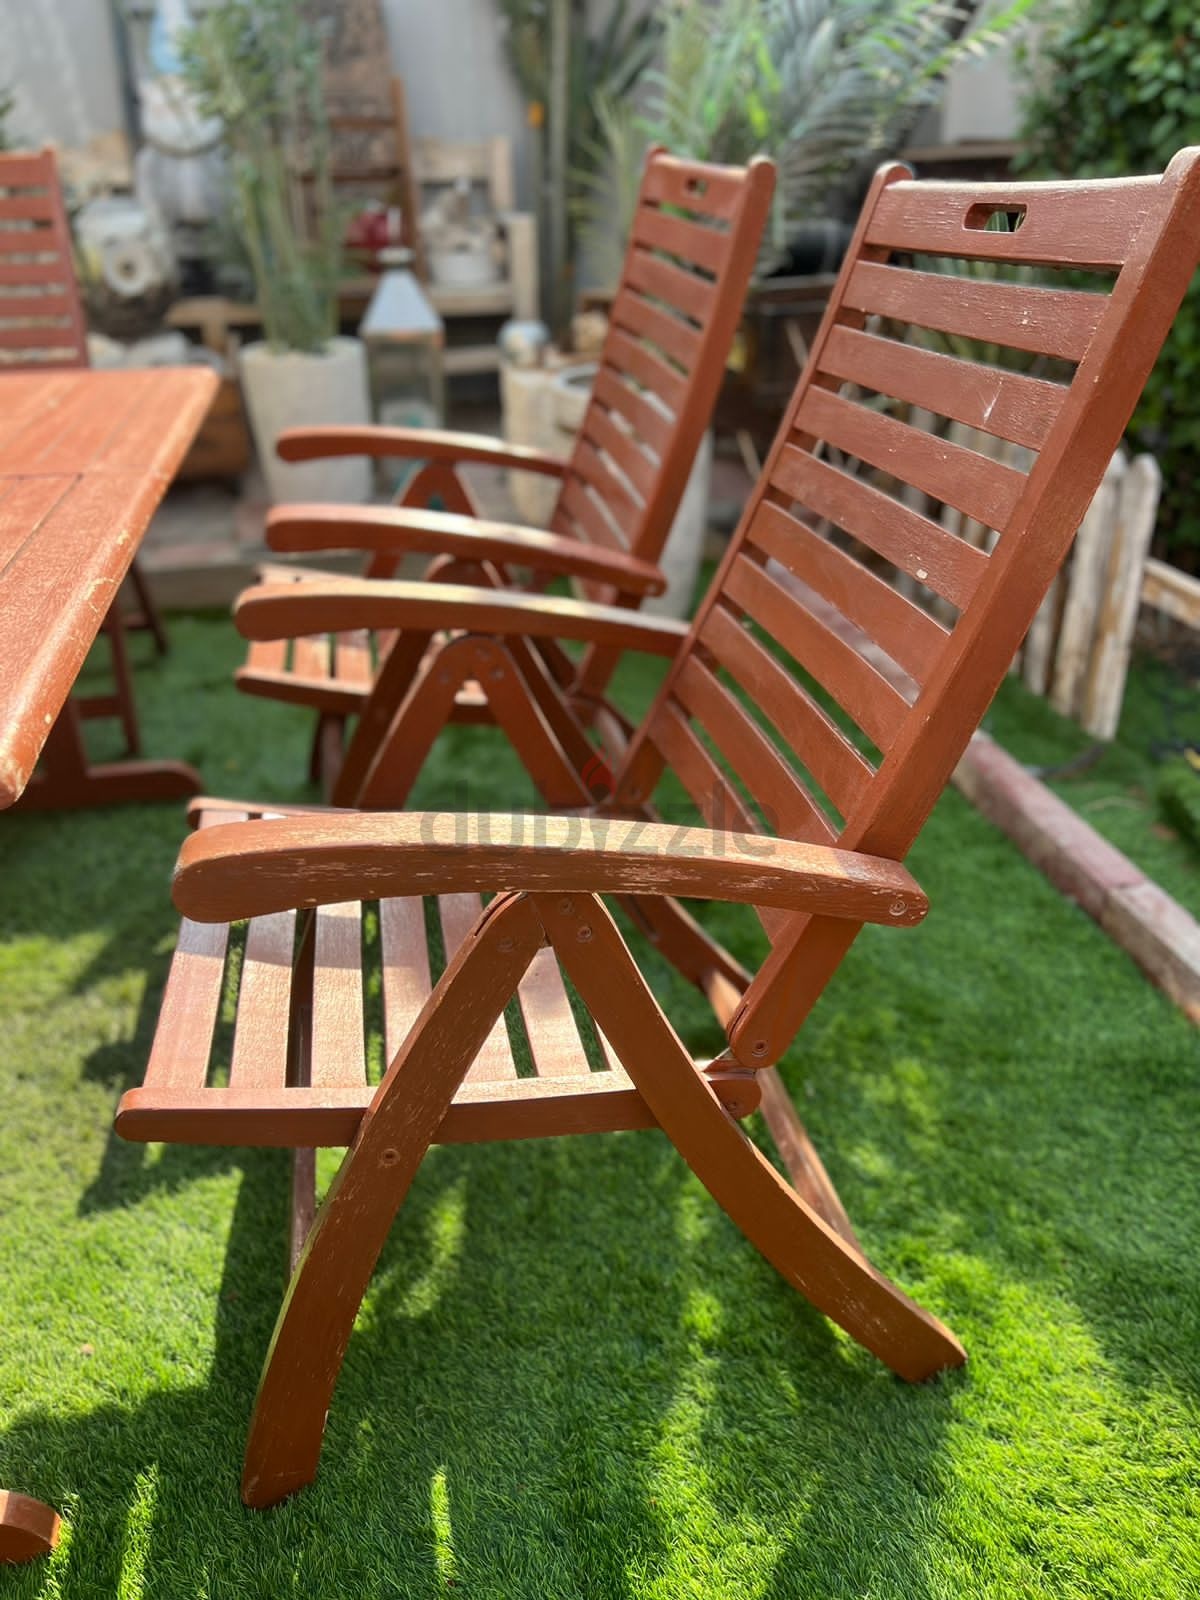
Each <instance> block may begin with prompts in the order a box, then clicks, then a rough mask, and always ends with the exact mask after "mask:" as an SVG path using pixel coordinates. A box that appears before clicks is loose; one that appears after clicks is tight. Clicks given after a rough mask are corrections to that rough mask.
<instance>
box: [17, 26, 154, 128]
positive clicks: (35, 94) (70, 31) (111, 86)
mask: <svg viewBox="0 0 1200 1600" xmlns="http://www.w3.org/2000/svg"><path fill="white" fill-rule="evenodd" d="M0 84H3V85H4V86H5V87H7V88H10V89H12V90H13V91H14V94H15V96H16V104H15V106H14V108H13V113H12V117H11V119H10V121H9V131H10V136H11V138H12V140H13V142H14V143H20V144H23V145H31V146H32V145H42V144H46V143H54V144H63V145H73V146H77V145H84V144H87V142H88V141H89V139H91V138H93V137H94V136H95V135H96V134H102V133H111V132H112V131H113V130H114V129H117V128H121V127H122V126H123V121H124V118H123V112H122V107H121V91H120V76H119V72H118V67H117V56H116V48H115V45H114V42H113V23H112V14H111V11H110V9H109V6H108V4H107V0H0Z"/></svg>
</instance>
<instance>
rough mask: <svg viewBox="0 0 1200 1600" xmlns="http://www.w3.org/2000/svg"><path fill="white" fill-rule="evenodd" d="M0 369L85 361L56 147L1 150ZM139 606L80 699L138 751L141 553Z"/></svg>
mask: <svg viewBox="0 0 1200 1600" xmlns="http://www.w3.org/2000/svg"><path fill="white" fill-rule="evenodd" d="M0 286H2V288H3V293H0V372H16V371H20V370H23V369H25V370H33V371H38V372H44V371H47V370H49V369H57V368H63V367H76V368H78V367H86V366H87V365H88V364H89V361H88V347H87V323H86V321H85V318H84V314H83V301H82V298H81V296H80V293H79V284H78V282H77V280H76V277H75V262H74V258H73V255H72V250H71V229H70V225H69V223H68V221H67V212H66V207H65V205H64V204H63V197H62V189H61V187H60V185H59V181H58V167H57V163H56V161H55V157H54V152H53V150H52V149H49V148H47V149H45V150H39V151H24V152H19V153H10V154H3V153H0ZM128 581H129V585H130V588H131V589H132V590H133V591H134V594H135V596H136V599H137V608H136V610H130V609H127V608H126V607H124V606H122V605H118V604H116V603H115V602H114V604H113V606H112V608H111V611H110V614H109V616H108V618H107V619H106V622H105V633H106V634H107V636H108V639H109V643H110V646H111V649H112V657H113V674H114V677H115V678H116V693H115V695H114V696H113V697H112V698H111V699H109V698H107V697H106V698H104V699H100V698H98V697H97V698H95V699H93V700H92V701H91V702H80V703H79V710H80V714H81V715H83V716H118V717H120V719H121V722H122V725H123V727H124V731H125V742H126V747H127V750H128V753H129V754H130V755H136V754H137V751H138V732H137V707H136V704H135V701H134V698H133V684H132V682H131V680H130V678H129V672H128V665H127V662H126V655H125V630H126V629H127V628H132V629H146V630H148V631H149V632H150V633H151V634H153V636H154V642H155V645H156V647H157V648H158V650H159V652H160V654H161V653H162V652H163V651H165V650H166V648H167V634H166V629H165V627H164V626H163V621H162V618H161V616H160V615H159V613H158V608H157V606H156V605H155V603H154V600H153V597H152V596H151V594H150V589H149V586H148V584H147V583H146V579H145V576H144V574H143V573H142V570H141V567H140V565H139V564H138V561H137V558H136V556H135V557H134V560H133V562H132V563H131V565H130V568H129V573H128Z"/></svg>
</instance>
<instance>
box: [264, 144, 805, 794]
mask: <svg viewBox="0 0 1200 1600" xmlns="http://www.w3.org/2000/svg"><path fill="white" fill-rule="evenodd" d="M773 187H774V168H773V167H772V165H771V163H770V162H768V161H765V160H763V159H761V158H760V159H756V160H755V161H752V162H751V163H750V164H749V166H748V167H746V168H717V167H712V166H707V165H705V164H703V163H700V162H685V161H679V160H677V159H676V158H674V157H672V156H669V155H667V154H666V153H664V152H663V151H660V150H656V151H652V152H651V154H650V156H649V157H648V159H647V164H646V169H645V173H644V176H643V181H642V191H641V194H640V196H639V200H638V204H637V208H636V211H635V220H634V225H633V231H632V235H631V238H630V242H629V249H628V251H627V254H626V259H625V265H624V268H623V272H622V276H621V280H620V282H619V284H618V286H617V293H616V296H615V299H614V301H613V305H612V309H611V312H610V322H609V332H608V337H607V339H606V342H605V344H604V347H603V349H602V351H601V353H600V365H599V374H598V378H597V381H596V384H595V386H594V388H593V391H592V396H591V400H590V402H589V405H588V408H587V411H586V413H585V416H584V419H583V423H582V425H581V427H580V430H579V433H578V435H577V437H576V440H575V445H574V448H573V450H572V452H571V455H570V457H569V458H568V459H567V460H566V461H556V460H555V459H554V458H552V457H547V456H545V455H543V454H542V453H540V452H537V451H529V450H521V449H515V448H513V447H511V446H508V445H499V444H496V443H494V442H493V441H490V440H487V439H478V438H475V437H473V436H471V435H463V434H449V433H441V432H436V431H435V432H426V431H424V430H408V431H405V430H403V429H345V428H343V429H336V428H322V429H303V430H292V431H290V432H288V433H285V434H284V435H282V436H281V438H280V441H279V450H280V453H281V455H283V456H284V457H285V459H287V460H309V459H313V458H315V457H320V456H324V455H343V454H368V455H372V456H385V455H399V456H406V457H414V458H420V459H423V460H425V461H426V462H432V463H434V464H437V465H440V466H442V467H444V468H446V469H448V470H450V471H451V472H453V470H454V469H455V468H457V467H458V466H460V465H462V464H464V463H470V462H486V463H490V464H493V465H503V466H506V467H509V468H522V469H528V470H530V471H535V472H542V473H553V474H555V475H557V476H559V477H560V478H561V480H562V483H561V488H560V491H559V494H558V498H557V502H556V504H555V507H554V510H553V513H552V515H551V518H550V524H549V528H550V537H549V538H547V536H546V535H544V534H536V533H533V532H531V531H529V530H521V529H511V528H507V527H505V528H503V529H502V528H500V527H498V526H497V525H495V524H487V523H483V522H468V521H465V520H462V519H456V518H454V517H448V516H446V515H443V514H439V513H437V512H433V511H430V510H428V509H427V507H428V502H429V496H430V492H431V490H432V489H433V488H434V486H433V485H432V484H422V485H420V486H418V485H416V484H410V485H409V486H408V488H407V489H406V491H405V494H404V497H403V504H404V507H405V508H406V509H403V510H393V511H390V512H389V511H382V510H380V511H377V510H374V509H371V510H364V509H363V508H360V507H328V508H320V509H319V510H318V509H317V508H310V507H303V508H297V509H291V510H287V511H283V510H281V511H279V512H277V513H276V514H275V515H274V516H273V517H272V518H271V520H270V523H269V526H268V539H269V542H270V543H271V544H272V547H273V548H275V549H279V550H285V549H286V550H298V549H304V550H318V549H321V548H324V549H326V550H334V549H365V550H370V551H372V552H374V553H375V556H374V560H373V562H372V566H371V569H370V571H371V575H372V576H376V577H380V576H387V575H389V570H390V568H391V566H392V565H393V564H394V562H395V561H396V560H397V559H398V557H399V556H400V555H402V554H403V553H404V552H405V551H406V550H420V551H429V552H434V553H439V554H448V555H454V556H458V557H462V558H464V559H471V560H476V561H488V562H493V563H499V564H500V565H499V566H498V567H497V572H496V575H497V578H498V580H499V581H500V582H502V583H503V584H504V585H505V586H513V587H528V583H527V582H525V581H523V580H522V578H521V572H522V570H524V569H532V572H533V578H532V583H533V586H534V587H535V588H537V587H541V586H543V585H544V583H545V580H546V577H547V576H548V575H551V574H566V575H568V576H570V577H571V578H573V579H574V580H575V581H576V583H577V584H578V585H580V586H581V588H582V591H583V593H584V594H585V595H586V596H587V598H589V599H591V600H595V601H598V602H600V603H613V602H616V601H620V602H621V603H623V604H625V605H627V606H633V605H636V603H637V601H638V599H639V598H640V597H641V596H642V595H644V594H646V593H654V592H656V586H659V585H661V583H662V579H661V575H660V574H658V573H657V569H656V567H655V563H656V562H657V560H658V557H659V555H660V553H661V550H662V546H663V543H664V541H665V539H666V536H667V533H668V531H669V530H670V526H671V522H672V519H673V517H674V515H675V511H676V509H677V507H678V505H679V501H680V499H681V497H682V494H683V490H684V486H685V484H686V482H687V478H688V474H689V472H690V470H691V466H692V461H693V459H694V457H695V453H696V450H697V447H698V445H699V442H700V438H701V435H702V434H703V431H704V428H705V426H706V425H707V422H708V418H709V414H710V413H711V410H712V407H713V404H714V403H715V400H716V394H717V389H718V387H719V384H720V380H721V374H722V372H723V371H724V367H725V362H726V358H727V356H728V353H729V348H730V345H731V344H732V341H733V336H734V333H735V331H736V329H737V325H738V321H739V319H740V315H741V304H742V299H743V296H744V294H745V290H746V286H747V284H748V282H749V278H750V273H751V271H752V270H753V267H754V263H755V259H756V257H757V253H758V248H759V242H760V239H761V235H762V229H763V226H764V224H765V221H766V216H767V211H768V208H769V205H770V200H771V194H772V190H773ZM667 193H681V194H687V195H688V196H690V198H689V199H688V200H687V202H686V215H685V214H682V213H680V214H678V215H676V214H671V213H669V212H667V211H664V210H663V206H664V204H674V202H664V201H663V200H662V199H661V198H660V196H661V195H663V194H667ZM437 492H439V493H440V490H438V491H437ZM442 498H443V499H445V496H442ZM451 509H452V510H453V509H457V507H451ZM381 558H382V559H381ZM514 568H516V569H517V570H516V571H514V570H513V569H514ZM285 581H286V580H285ZM312 626H313V629H314V631H325V627H326V625H325V623H324V621H323V620H322V619H321V617H320V616H317V617H316V619H315V620H314V622H313V624H312ZM537 637H539V638H540V637H541V635H538V636H537ZM433 648H437V646H433ZM377 653H378V654H379V655H380V656H382V655H383V654H384V653H385V652H384V651H383V650H382V649H380V650H379V651H378V652H377ZM552 653H553V646H552V641H550V640H548V642H547V644H546V645H545V646H543V645H541V644H540V643H535V645H534V646H533V655H534V656H535V657H537V658H538V659H540V660H541V661H542V662H543V663H545V664H549V663H550V660H551V656H552ZM618 658H619V652H618V651H617V650H616V649H613V648H611V647H607V646H606V645H605V644H604V643H603V642H597V643H595V644H594V645H593V646H592V647H591V648H589V650H588V651H587V652H586V653H585V654H584V656H583V658H582V660H581V661H580V662H578V663H569V674H568V676H567V679H566V681H565V682H564V683H563V684H562V685H561V688H560V691H559V695H560V698H561V699H563V700H564V701H565V702H566V703H567V705H568V708H569V714H570V715H571V716H572V717H573V718H574V720H575V722H576V724H577V725H578V726H579V728H580V729H581V730H582V729H584V728H585V727H586V726H587V725H588V724H589V723H590V722H591V721H592V720H593V718H594V716H595V714H596V708H597V705H598V703H600V701H601V699H602V696H603V694H604V691H605V688H606V686H607V684H608V680H609V678H610V676H611V674H612V671H613V668H614V666H615V664H616V662H617V660H618ZM565 659H567V658H560V662H559V664H560V665H561V662H562V660H565ZM318 680H319V681H318ZM236 681H237V684H238V687H239V688H241V689H243V690H245V691H246V692H248V693H251V694H259V695H264V696H266V697H267V698H273V699H283V700H286V701H288V702H289V703H291V704H307V705H310V706H312V707H313V708H314V709H315V710H317V711H318V712H320V713H322V714H324V715H325V716H329V717H344V716H346V715H348V714H351V713H354V712H363V713H365V712H366V710H367V702H368V699H369V691H368V689H366V688H364V685H363V684H362V683H361V682H349V681H348V680H346V679H345V678H343V677H342V676H341V674H340V673H338V672H337V670H336V663H331V664H330V665H329V666H327V667H326V669H325V670H324V672H322V673H320V674H314V673H313V672H311V671H309V670H306V668H305V664H304V662H303V660H302V659H298V656H297V653H296V651H295V650H293V652H292V655H291V658H290V660H289V659H287V658H286V657H285V659H284V661H283V662H282V663H280V662H278V661H275V660H268V659H267V658H264V657H263V656H262V654H261V653H259V652H256V651H255V650H254V649H252V650H251V652H250V655H249V657H248V659H247V661H246V664H245V665H244V666H243V667H242V668H241V669H240V670H239V672H238V673H237V680H236ZM425 682H426V683H427V685H428V693H429V694H430V695H431V697H434V698H436V699H437V700H438V703H439V707H440V717H441V722H442V723H444V722H445V721H447V720H449V718H450V717H452V716H453V717H460V716H463V715H466V716H469V717H470V719H471V720H480V719H481V718H483V717H486V716H488V715H489V713H490V714H492V715H494V714H495V712H496V708H495V707H493V706H492V705H491V700H490V697H489V694H488V690H487V686H486V685H483V686H481V690H480V692H479V693H478V694H477V695H475V696H469V695H463V696H458V697H456V698H455V699H454V700H451V701H448V702H447V701H445V698H444V697H443V696H441V695H440V694H436V692H435V690H436V679H434V678H430V677H428V676H427V677H426V679H425ZM520 686H521V680H520V678H518V679H517V680H516V689H517V690H518V691H519V690H520ZM376 687H378V685H376ZM411 687H412V684H411V683H410V684H408V685H406V692H407V689H410V688H411ZM390 689H391V690H392V692H394V690H395V685H394V683H392V684H391V685H390ZM509 698H510V701H511V695H510V697H509ZM536 698H537V697H536V694H535V691H534V690H533V689H532V688H530V689H529V690H528V692H527V693H526V699H527V700H528V701H529V702H530V704H529V706H528V707H527V712H526V714H527V715H528V716H529V717H531V718H534V717H536V712H535V710H534V706H533V703H532V702H533V701H534V700H535V699H536ZM399 704H400V702H399V701H398V700H394V701H392V703H391V710H392V711H393V712H394V711H395V710H396V708H397V707H398V706H399ZM543 709H544V708H543ZM414 714H415V713H414ZM431 718H432V706H431V707H430V708H428V709H427V711H426V712H425V713H422V714H421V719H422V723H423V724H424V723H426V722H428V721H429V720H430V719H431ZM336 776H337V774H336V773H328V774H326V778H327V788H328V789H329V791H330V792H331V793H332V791H333V784H334V780H335V779H336ZM392 793H393V797H395V798H402V796H401V795H400V792H399V790H398V788H397V786H396V783H395V782H393V786H392Z"/></svg>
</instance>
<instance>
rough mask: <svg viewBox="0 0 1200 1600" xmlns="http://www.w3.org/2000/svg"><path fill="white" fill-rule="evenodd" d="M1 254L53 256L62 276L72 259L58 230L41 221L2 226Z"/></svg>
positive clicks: (0, 231)
mask: <svg viewBox="0 0 1200 1600" xmlns="http://www.w3.org/2000/svg"><path fill="white" fill-rule="evenodd" d="M0 255H5V256H37V257H38V258H39V259H41V258H43V257H52V258H53V259H54V260H55V261H56V262H57V263H58V271H59V275H60V276H61V275H62V273H63V272H65V271H66V270H67V266H68V263H69V262H70V259H71V258H70V256H69V255H68V254H67V252H66V249H65V248H64V247H63V244H62V242H61V241H60V239H59V236H58V233H57V230H56V229H54V228H51V227H48V226H46V225H45V224H43V223H40V222H35V223H30V224H21V225H20V226H15V225H14V226H12V227H8V228H4V227H0Z"/></svg>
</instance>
